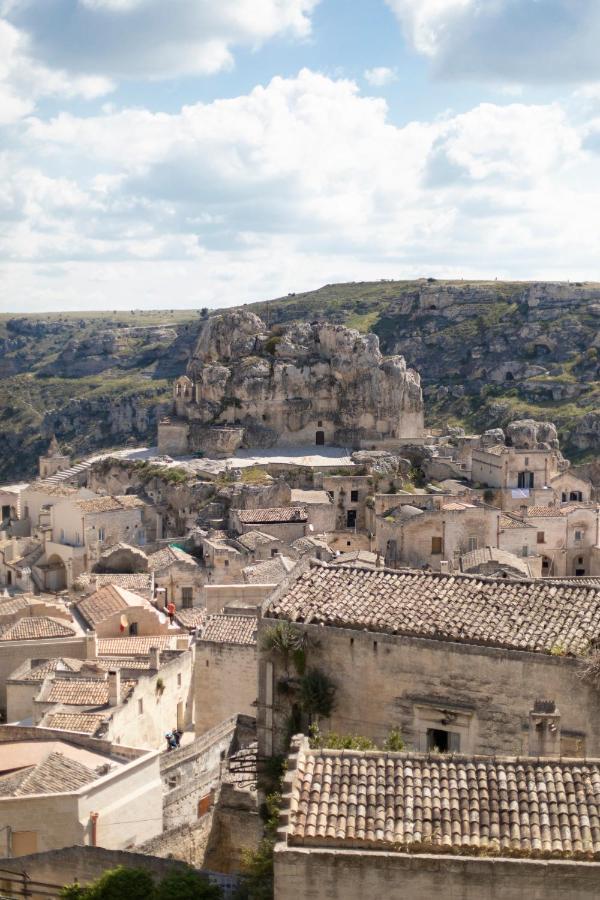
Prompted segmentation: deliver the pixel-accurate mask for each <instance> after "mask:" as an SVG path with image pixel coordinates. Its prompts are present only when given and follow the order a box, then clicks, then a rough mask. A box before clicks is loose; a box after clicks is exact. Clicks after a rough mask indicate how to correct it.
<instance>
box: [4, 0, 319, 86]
mask: <svg viewBox="0 0 600 900" xmlns="http://www.w3.org/2000/svg"><path fill="white" fill-rule="evenodd" d="M318 2H319V0H8V2H7V0H4V4H2V0H0V11H2V10H4V15H5V16H6V18H7V21H9V22H10V23H12V24H13V25H14V26H15V27H17V28H19V29H20V30H21V31H22V32H23V34H25V35H27V37H28V38H29V40H30V42H31V46H32V48H33V51H34V53H35V56H36V59H38V60H39V61H40V62H41V63H43V64H44V65H46V66H48V67H50V68H61V69H66V70H68V71H69V72H71V73H74V74H79V75H86V76H89V75H100V76H102V77H106V78H111V79H112V78H116V79H118V78H120V77H148V78H153V79H157V78H168V77H174V76H177V75H181V74H186V73H195V74H198V73H199V74H210V73H214V72H218V71H219V70H221V69H225V68H228V67H230V66H231V65H232V64H233V50H234V49H235V48H236V47H239V46H245V47H250V48H256V47H259V46H261V45H262V44H263V43H265V41H268V40H270V39H272V38H274V37H276V36H282V35H288V36H291V37H294V38H304V37H306V36H307V35H308V34H309V33H310V15H311V13H312V11H313V9H314V7H315V6H316V5H317V3H318Z"/></svg>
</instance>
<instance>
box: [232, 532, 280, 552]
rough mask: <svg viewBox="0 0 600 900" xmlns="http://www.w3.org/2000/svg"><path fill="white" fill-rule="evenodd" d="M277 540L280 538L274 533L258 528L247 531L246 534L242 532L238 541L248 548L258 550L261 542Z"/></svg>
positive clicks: (268, 542)
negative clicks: (274, 535)
mask: <svg viewBox="0 0 600 900" xmlns="http://www.w3.org/2000/svg"><path fill="white" fill-rule="evenodd" d="M277 540H278V538H275V537H273V535H272V534H266V532H264V531H256V530H254V531H247V532H246V533H245V534H240V535H239V536H238V537H237V541H238V543H239V544H241V545H242V547H245V548H246V550H256V548H257V547H260V545H261V544H272V543H273V541H277Z"/></svg>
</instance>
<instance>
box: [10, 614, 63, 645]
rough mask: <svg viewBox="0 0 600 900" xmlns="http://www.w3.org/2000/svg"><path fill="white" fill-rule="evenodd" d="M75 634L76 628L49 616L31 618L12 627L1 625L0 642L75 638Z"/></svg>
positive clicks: (15, 623) (20, 620)
mask: <svg viewBox="0 0 600 900" xmlns="http://www.w3.org/2000/svg"><path fill="white" fill-rule="evenodd" d="M75 634H76V631H75V629H74V628H70V627H68V626H67V625H65V624H64V623H63V622H59V621H58V619H51V618H50V617H49V616H29V617H27V618H24V619H19V621H18V622H14V623H13V624H12V625H0V641H35V640H42V639H45V638H64V637H73V636H74V635H75Z"/></svg>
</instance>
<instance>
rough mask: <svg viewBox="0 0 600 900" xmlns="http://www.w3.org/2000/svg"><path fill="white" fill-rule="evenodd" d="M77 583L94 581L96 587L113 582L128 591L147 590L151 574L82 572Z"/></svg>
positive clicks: (149, 585) (92, 582) (84, 583)
mask: <svg viewBox="0 0 600 900" xmlns="http://www.w3.org/2000/svg"><path fill="white" fill-rule="evenodd" d="M77 583H78V584H79V585H82V586H85V585H88V584H94V583H96V585H97V587H98V588H102V587H106V585H108V584H114V585H115V586H116V587H122V588H125V589H126V590H128V591H134V592H136V591H137V592H140V591H149V590H150V587H151V585H152V576H151V575H148V574H147V573H146V572H139V573H122V572H118V573H112V572H111V573H105V574H104V573H103V574H99V573H98V574H97V573H96V572H82V573H81V575H79V576H78V578H77Z"/></svg>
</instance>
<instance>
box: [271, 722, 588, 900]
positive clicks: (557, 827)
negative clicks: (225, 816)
mask: <svg viewBox="0 0 600 900" xmlns="http://www.w3.org/2000/svg"><path fill="white" fill-rule="evenodd" d="M599 805H600V761H599V760H597V759H595V760H586V761H585V762H584V763H582V762H581V761H577V760H561V761H560V762H558V761H557V760H550V759H535V760H531V759H526V758H525V759H523V758H518V757H508V758H507V757H502V758H485V757H481V756H480V757H469V756H465V755H458V756H456V755H452V756H447V755H439V754H427V755H422V754H416V753H386V752H377V751H374V750H368V751H362V752H361V751H357V750H344V751H340V750H311V749H310V748H309V746H308V741H307V740H306V739H295V740H294V741H293V743H292V752H291V755H290V757H289V758H288V764H287V774H286V776H285V779H284V784H283V801H282V805H281V815H280V820H279V822H280V827H279V830H278V833H277V843H276V845H275V852H274V869H275V896H276V897H277V900H296V898H297V897H303V898H306V900H338V898H339V900H362V898H365V897H373V898H375V897H382V898H383V897H385V898H386V900H425V898H427V900H429V898H433V897H438V896H446V897H452V898H454V897H456V898H459V897H460V898H461V900H495V898H498V897H502V898H503V900H522V898H524V897H527V898H531V900H563V898H566V897H569V900H593V898H596V897H597V896H598V894H599V893H600V863H599V862H598V860H599V859H600V833H599V831H598V808H599Z"/></svg>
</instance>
